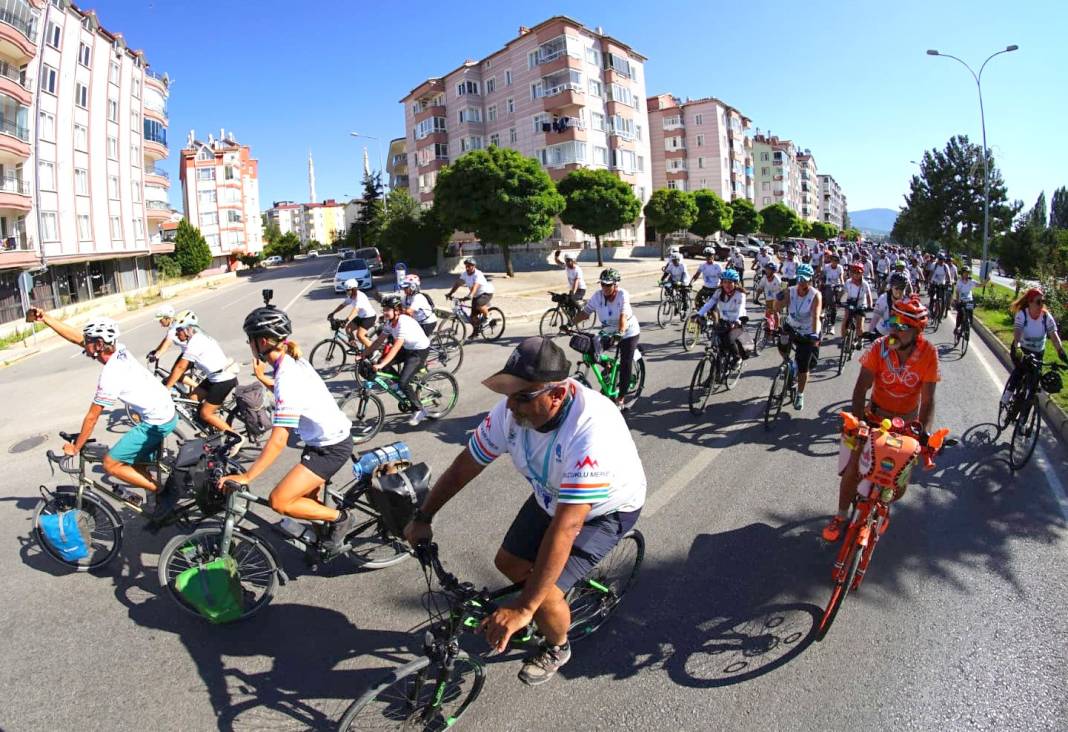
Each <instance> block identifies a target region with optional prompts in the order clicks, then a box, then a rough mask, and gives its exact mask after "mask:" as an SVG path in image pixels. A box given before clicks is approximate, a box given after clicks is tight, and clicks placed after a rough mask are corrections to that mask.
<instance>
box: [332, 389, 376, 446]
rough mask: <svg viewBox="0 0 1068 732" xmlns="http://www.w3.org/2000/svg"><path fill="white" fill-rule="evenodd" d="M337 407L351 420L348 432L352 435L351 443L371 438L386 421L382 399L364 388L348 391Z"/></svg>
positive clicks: (362, 441)
mask: <svg viewBox="0 0 1068 732" xmlns="http://www.w3.org/2000/svg"><path fill="white" fill-rule="evenodd" d="M338 407H339V408H340V409H341V411H342V413H344V415H345V416H346V417H348V418H349V421H350V422H352V427H351V429H350V430H349V434H351V435H352V444H353V445H359V444H361V443H364V442H367V441H368V440H370V439H372V438H373V437H374V436H375V435H377V434H378V431H379V430H381V429H382V424H383V423H384V422H385V421H386V408H385V407H384V406H383V405H382V400H381V399H379V398H378V396H377V395H375V394H371V393H370V392H368V391H367V390H366V389H361V390H359V391H357V392H350V393H349V395H348V396H346V397H344V398H343V399H342V401H341V403H340V404H339V405H338Z"/></svg>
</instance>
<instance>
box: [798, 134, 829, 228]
mask: <svg viewBox="0 0 1068 732" xmlns="http://www.w3.org/2000/svg"><path fill="white" fill-rule="evenodd" d="M797 170H798V177H799V178H800V180H801V192H800V194H799V195H800V199H801V210H800V211H798V214H800V216H801V218H803V219H804V220H805V221H823V211H822V209H823V193H822V191H821V190H820V182H819V173H818V172H817V170H816V158H814V157H813V156H812V151H811V150H809V149H808V148H805V151H804V152H799V153H797Z"/></svg>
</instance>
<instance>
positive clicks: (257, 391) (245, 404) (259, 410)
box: [234, 384, 271, 435]
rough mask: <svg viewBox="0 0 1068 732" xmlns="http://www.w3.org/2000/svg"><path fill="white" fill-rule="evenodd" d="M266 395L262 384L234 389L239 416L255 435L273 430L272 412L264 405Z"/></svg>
mask: <svg viewBox="0 0 1068 732" xmlns="http://www.w3.org/2000/svg"><path fill="white" fill-rule="evenodd" d="M265 394H266V391H265V390H264V388H263V386H262V385H260V384H245V385H244V386H239V387H237V388H236V389H234V401H235V402H237V416H238V417H239V418H240V419H241V421H242V422H244V423H245V428H246V429H247V430H248V431H249V432H251V433H252V434H254V435H262V434H263V433H265V432H269V431H270V430H271V412H270V410H268V409H267V406H266V405H265V404H264V395H265Z"/></svg>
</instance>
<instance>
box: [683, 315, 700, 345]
mask: <svg viewBox="0 0 1068 732" xmlns="http://www.w3.org/2000/svg"><path fill="white" fill-rule="evenodd" d="M699 340H701V323H700V321H697V320H694V319H693V318H687V319H686V320H685V321H683V324H682V350H684V351H691V350H693V347H694V346H696V345H697V342H698V341H699Z"/></svg>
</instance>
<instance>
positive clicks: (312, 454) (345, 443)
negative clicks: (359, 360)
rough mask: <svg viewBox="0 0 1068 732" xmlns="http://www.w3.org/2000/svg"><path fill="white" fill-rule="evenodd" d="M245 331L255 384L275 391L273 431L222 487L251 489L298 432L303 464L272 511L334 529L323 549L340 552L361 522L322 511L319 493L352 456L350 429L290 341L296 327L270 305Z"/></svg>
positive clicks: (281, 486) (277, 491)
mask: <svg viewBox="0 0 1068 732" xmlns="http://www.w3.org/2000/svg"><path fill="white" fill-rule="evenodd" d="M242 328H243V329H244V331H245V335H246V336H247V337H248V344H249V348H250V349H251V350H252V356H253V372H254V373H255V374H256V378H257V379H259V380H260V382H261V383H262V384H263V385H264V386H266V387H267V388H269V389H273V391H274V419H273V429H272V430H271V436H270V438H269V439H268V440H267V443H266V444H265V445H264V446H263V451H262V452H261V453H260V456H259V457H258V458H256V461H255V462H254V463H252V465H251V466H249V468H248V470H246V471H245V472H244V473H238V474H235V475H226V476H223V477H222V478H220V479H219V486H220V487H222V485H223V483H225V482H226V481H228V480H232V481H234V482H237V483H242V484H248V483H251V482H252V481H253V480H255V479H256V478H258V477H259V476H261V475H263V474H264V473H265V472H266V471H267V469H268V468H269V467H271V464H272V463H274V461H275V460H276V459H277V458H278V456H279V455H280V454H281V453H282V451H283V450H284V449H285V447H286V444H287V443H288V442H289V431H290V430H296V432H297V435H298V436H299V437H300V439H301V440H303V442H304V445H305V447H304V450H303V452H301V455H300V462H299V463H297V464H296V465H294V466H293V467H292V468H290V470H289V472H288V473H286V474H285V477H283V478H282V480H281V482H279V483H278V485H276V486H275V487H274V489H273V490H272V491H271V495H270V502H271V508H272V509H273V510H274V511H276V512H277V513H280V514H282V515H284V516H291V517H293V518H296V519H304V520H305V521H322V522H324V523H328V524H331V527H330V535H329V536H328V537H327V540H326V542H325V546H326V547H327V548H328V549H330V550H332V551H337V550H338V549H339V548H340V547H341V546H343V544H344V541H345V536H346V535H348V533H349V532H350V531H352V530H353V529H354V528H356V526H357V525H359V523H360V521H361V518H360V516H359V515H358V514H357V512H355V511H348V510H341V511H339V510H337V509H333V508H329V507H328V506H324V505H323V504H322V503H320V502H319V500H318V493H319V489H320V488H322V487H323V486H324V485H325V483H326V481H328V480H330V478H332V477H333V475H334V473H336V472H337V471H338V470H340V469H341V467H342V466H343V465H345V463H347V462H348V461H349V457H350V456H351V455H352V437H351V430H352V423H351V422H350V421H349V419H348V417H346V416H345V414H344V413H343V412H342V411H341V410H340V409H338V406H337V403H336V402H335V401H334V397H333V396H332V395H331V394H330V391H329V390H328V389H327V388H326V384H324V383H323V380H322V378H321V377H320V376H319V374H318V373H316V371H315V369H314V368H312V366H311V364H309V363H308V362H307V361H306V360H305V359H304V358H303V356H302V353H301V349H300V346H299V345H297V343H296V341H293V340H290V336H291V335H293V324H292V323H291V322H290V320H289V316H288V315H286V314H285V311H283V310H279V309H278V308H276V307H273V306H270V305H268V306H266V307H260V308H256V309H255V310H253V311H252V312H251V313H249V314H248V315H247V316H245V322H244V323H243V324H242ZM268 366H270V367H271V374H270V375H269V376H268V375H267V373H266V369H267V367H268Z"/></svg>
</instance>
